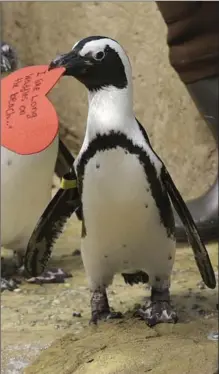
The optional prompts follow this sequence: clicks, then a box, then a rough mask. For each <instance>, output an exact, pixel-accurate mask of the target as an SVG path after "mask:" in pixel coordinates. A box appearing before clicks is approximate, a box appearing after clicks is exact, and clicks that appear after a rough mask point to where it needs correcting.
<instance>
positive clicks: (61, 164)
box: [55, 138, 82, 221]
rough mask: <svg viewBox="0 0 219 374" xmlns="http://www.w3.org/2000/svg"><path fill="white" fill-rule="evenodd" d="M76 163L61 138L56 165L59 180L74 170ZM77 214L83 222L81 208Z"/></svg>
mask: <svg viewBox="0 0 219 374" xmlns="http://www.w3.org/2000/svg"><path fill="white" fill-rule="evenodd" d="M74 162H75V159H74V157H73V156H72V154H71V152H70V151H69V150H68V148H67V147H66V145H65V144H64V143H63V141H62V140H61V139H60V138H59V150H58V157H57V160H56V165H55V173H56V175H57V176H58V177H59V178H62V177H63V176H64V175H66V174H67V173H69V171H70V170H71V169H72V168H73V164H74ZM75 214H76V216H77V218H78V219H79V221H82V212H81V207H80V206H79V207H78V209H77V210H76V211H75Z"/></svg>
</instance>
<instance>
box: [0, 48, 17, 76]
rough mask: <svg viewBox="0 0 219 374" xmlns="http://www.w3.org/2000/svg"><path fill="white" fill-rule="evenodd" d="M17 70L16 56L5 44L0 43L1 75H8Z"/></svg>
mask: <svg viewBox="0 0 219 374" xmlns="http://www.w3.org/2000/svg"><path fill="white" fill-rule="evenodd" d="M16 68H17V54H16V52H15V50H14V49H13V48H12V47H11V46H10V45H9V44H7V43H5V42H1V73H9V72H11V71H14V70H15V69H16Z"/></svg>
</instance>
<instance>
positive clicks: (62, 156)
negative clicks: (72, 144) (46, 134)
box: [55, 138, 75, 178]
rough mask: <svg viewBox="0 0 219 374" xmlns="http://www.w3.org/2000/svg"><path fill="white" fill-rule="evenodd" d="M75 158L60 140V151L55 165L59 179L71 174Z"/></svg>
mask: <svg viewBox="0 0 219 374" xmlns="http://www.w3.org/2000/svg"><path fill="white" fill-rule="evenodd" d="M74 161H75V159H74V157H73V156H72V154H71V152H70V151H69V150H68V148H67V147H66V145H65V144H64V143H63V141H62V140H61V139H60V138H59V150H58V156H57V160H56V165H55V173H56V175H57V176H58V177H59V178H62V177H63V176H64V175H65V174H67V173H69V171H70V170H71V169H72V167H73V164H74Z"/></svg>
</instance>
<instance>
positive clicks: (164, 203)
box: [77, 131, 175, 237]
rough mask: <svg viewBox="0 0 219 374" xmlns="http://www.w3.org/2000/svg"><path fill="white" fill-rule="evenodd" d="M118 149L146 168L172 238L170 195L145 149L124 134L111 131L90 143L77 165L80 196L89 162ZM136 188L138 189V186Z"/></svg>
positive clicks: (159, 208) (161, 217)
mask: <svg viewBox="0 0 219 374" xmlns="http://www.w3.org/2000/svg"><path fill="white" fill-rule="evenodd" d="M117 147H121V148H123V149H124V150H126V151H128V152H129V153H130V154H134V155H136V156H137V157H138V159H139V162H140V164H141V165H142V166H143V168H144V171H145V174H146V176H147V180H148V182H149V185H150V189H151V194H152V196H153V198H154V200H155V203H156V205H157V208H158V211H159V214H160V221H161V223H162V224H163V225H164V227H165V228H166V231H167V236H168V237H170V236H172V235H173V234H174V228H175V225H174V218H173V212H172V209H171V204H170V201H169V197H168V194H167V192H166V190H165V189H163V188H162V185H161V182H160V180H159V179H158V177H157V172H156V168H155V166H154V165H153V164H152V163H151V160H150V158H149V156H148V155H147V153H146V152H145V151H144V150H143V148H141V147H140V146H138V145H135V144H133V142H132V140H131V139H128V138H127V136H126V135H125V134H123V133H119V132H115V131H110V133H108V134H103V135H101V134H97V135H96V137H95V138H94V139H93V140H92V141H91V142H90V144H89V145H88V148H87V149H86V151H85V152H84V153H83V154H82V156H81V158H80V160H79V162H78V165H77V175H78V181H79V192H80V194H81V195H82V190H83V178H84V171H85V167H86V165H87V163H88V161H89V160H90V159H91V158H93V157H94V155H95V154H96V152H98V151H106V150H112V149H115V148H117ZM115 167H116V166H115ZM136 188H138V186H137V185H136ZM82 210H83V207H82ZM84 225H85V222H84ZM85 231H86V230H85Z"/></svg>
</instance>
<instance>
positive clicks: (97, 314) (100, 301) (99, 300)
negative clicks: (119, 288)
mask: <svg viewBox="0 0 219 374" xmlns="http://www.w3.org/2000/svg"><path fill="white" fill-rule="evenodd" d="M119 318H122V313H120V312H114V311H110V307H109V303H108V298H107V294H106V290H96V291H94V292H93V295H92V297H91V320H90V324H95V325H96V324H97V322H98V321H100V320H103V321H107V320H109V319H119Z"/></svg>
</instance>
